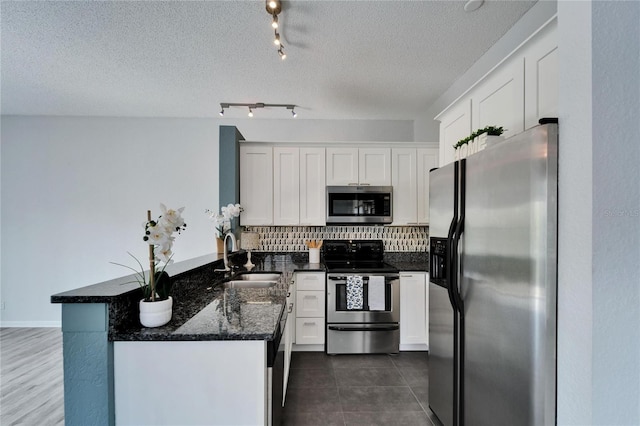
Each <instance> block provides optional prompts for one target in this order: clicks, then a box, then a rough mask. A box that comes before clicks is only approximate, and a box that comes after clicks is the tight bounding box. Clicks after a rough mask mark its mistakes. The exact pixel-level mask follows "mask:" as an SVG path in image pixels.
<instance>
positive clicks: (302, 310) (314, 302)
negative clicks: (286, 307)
mask: <svg viewBox="0 0 640 426" xmlns="http://www.w3.org/2000/svg"><path fill="white" fill-rule="evenodd" d="M324 297H325V292H324V291H300V290H298V291H296V316H297V317H298V318H300V317H305V318H307V317H313V318H324Z"/></svg>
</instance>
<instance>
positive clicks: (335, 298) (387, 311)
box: [327, 274, 400, 324]
mask: <svg viewBox="0 0 640 426" xmlns="http://www.w3.org/2000/svg"><path fill="white" fill-rule="evenodd" d="M380 275H382V276H384V281H385V285H384V286H385V292H384V293H385V301H384V305H385V307H384V309H381V310H370V309H369V303H368V294H369V291H368V282H369V277H368V276H367V275H366V274H362V275H357V276H361V277H362V281H363V294H362V298H363V301H362V302H363V303H362V308H361V309H350V308H349V306H348V303H347V300H348V299H349V295H348V290H347V278H348V276H347V275H345V274H327V323H360V324H363V323H397V322H399V321H400V278H399V276H398V275H397V274H380Z"/></svg>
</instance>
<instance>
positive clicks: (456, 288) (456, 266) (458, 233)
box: [451, 159, 467, 314]
mask: <svg viewBox="0 0 640 426" xmlns="http://www.w3.org/2000/svg"><path fill="white" fill-rule="evenodd" d="M466 174H467V160H466V159H462V160H461V161H460V217H459V219H458V223H457V224H456V230H455V233H454V237H453V249H452V250H451V252H452V253H453V255H454V256H455V257H454V261H453V266H452V269H453V272H454V275H455V279H454V280H453V284H454V285H452V286H451V287H452V290H451V291H452V293H453V298H454V300H455V303H456V306H457V309H458V312H460V314H463V310H464V302H463V300H462V294H461V288H460V277H461V274H462V271H461V268H460V261H461V259H460V239H461V238H462V233H463V232H464V218H465V204H466V203H465V193H466V184H467V179H466Z"/></svg>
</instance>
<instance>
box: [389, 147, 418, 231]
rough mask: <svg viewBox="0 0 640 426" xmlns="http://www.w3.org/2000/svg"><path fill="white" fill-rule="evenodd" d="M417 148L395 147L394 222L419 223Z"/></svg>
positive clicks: (393, 159)
mask: <svg viewBox="0 0 640 426" xmlns="http://www.w3.org/2000/svg"><path fill="white" fill-rule="evenodd" d="M416 165H417V151H416V149H415V148H393V149H392V150H391V170H392V173H391V174H392V179H391V182H392V183H393V224H394V225H411V224H412V225H416V224H417V223H418V180H417V173H416Z"/></svg>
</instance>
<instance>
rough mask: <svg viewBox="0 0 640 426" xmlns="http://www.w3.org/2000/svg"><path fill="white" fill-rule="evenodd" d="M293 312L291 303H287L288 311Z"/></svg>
mask: <svg viewBox="0 0 640 426" xmlns="http://www.w3.org/2000/svg"><path fill="white" fill-rule="evenodd" d="M291 312H293V303H289V310H288V313H291Z"/></svg>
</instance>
